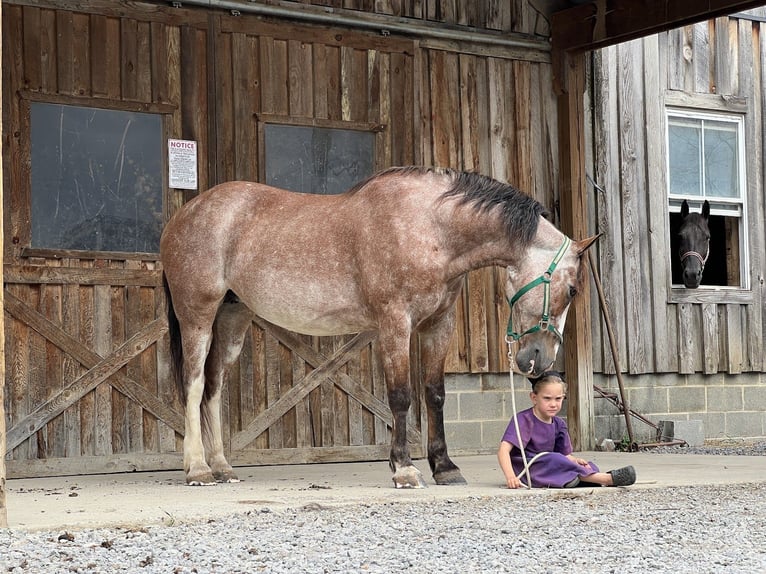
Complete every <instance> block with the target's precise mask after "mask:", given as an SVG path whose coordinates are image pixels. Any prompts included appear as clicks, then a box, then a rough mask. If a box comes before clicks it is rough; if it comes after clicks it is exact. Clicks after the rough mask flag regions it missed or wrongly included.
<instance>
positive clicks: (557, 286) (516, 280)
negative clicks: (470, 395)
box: [506, 235, 599, 378]
mask: <svg viewBox="0 0 766 574" xmlns="http://www.w3.org/2000/svg"><path fill="white" fill-rule="evenodd" d="M598 237H599V236H598V235H595V236H593V237H589V238H587V239H583V240H582V241H572V240H570V239H569V238H568V237H563V241H562V242H561V243H560V244H559V245H557V246H556V247H555V248H554V249H552V250H551V249H550V248H545V249H544V248H539V247H532V248H530V249H529V252H528V256H527V257H526V258H523V261H520V263H519V264H517V265H511V266H508V268H507V280H506V297H507V299H508V303H509V305H510V307H511V316H510V318H509V320H508V330H507V333H506V340H507V341H508V343H509V344H510V345H511V347H512V353H513V358H512V361H511V367H512V368H513V369H514V370H515V371H516V372H518V373H519V374H522V375H525V376H528V377H532V378H536V377H539V376H540V375H541V374H542V373H543V372H544V371H546V370H547V369H549V368H550V367H551V365H553V362H554V361H555V359H556V354H557V353H558V350H559V345H560V344H561V342H562V339H563V337H562V334H563V331H564V322H565V321H566V317H567V311H568V310H569V304H570V303H571V302H572V299H573V298H574V296H575V295H576V294H577V292H578V290H579V289H580V285H581V284H582V281H583V275H584V273H583V269H584V268H583V265H582V256H583V254H584V253H585V250H586V249H588V247H590V246H591V245H592V244H593V242H594V241H596V239H598Z"/></svg>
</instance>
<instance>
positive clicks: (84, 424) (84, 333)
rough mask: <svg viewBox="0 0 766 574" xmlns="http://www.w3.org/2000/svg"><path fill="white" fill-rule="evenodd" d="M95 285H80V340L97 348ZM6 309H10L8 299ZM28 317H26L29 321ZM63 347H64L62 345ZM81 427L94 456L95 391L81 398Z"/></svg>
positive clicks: (87, 452)
mask: <svg viewBox="0 0 766 574" xmlns="http://www.w3.org/2000/svg"><path fill="white" fill-rule="evenodd" d="M80 265H81V266H82V267H83V268H84V269H92V268H93V261H90V260H88V261H81V262H80ZM94 292H95V287H94V286H88V285H83V286H81V287H80V293H79V296H80V304H79V311H80V317H79V321H80V338H79V340H80V342H81V343H82V344H83V345H85V347H86V348H88V349H91V350H92V349H94V348H95V329H94V325H93V317H94V308H93V298H94ZM6 309H8V306H7V301H6ZM27 320H28V319H25V321H27ZM35 329H36V330H38V331H40V332H42V330H41V329H40V327H39V326H36V327H35ZM62 348H63V347H62ZM79 404H80V429H81V432H82V439H81V442H82V451H81V454H82V455H84V456H94V455H95V454H96V446H95V428H96V422H95V418H96V395H95V393H92V392H91V393H88V394H86V395H85V396H83V397H82V399H81V400H80V403H79Z"/></svg>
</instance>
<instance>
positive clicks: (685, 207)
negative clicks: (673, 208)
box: [681, 199, 704, 219]
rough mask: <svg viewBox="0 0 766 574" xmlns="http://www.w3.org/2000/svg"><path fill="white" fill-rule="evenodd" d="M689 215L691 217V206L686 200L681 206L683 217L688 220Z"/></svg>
mask: <svg viewBox="0 0 766 574" xmlns="http://www.w3.org/2000/svg"><path fill="white" fill-rule="evenodd" d="M703 209H704V208H703ZM687 215H689V204H688V203H686V200H685V199H684V202H683V203H682V204H681V217H682V218H683V219H686V216H687Z"/></svg>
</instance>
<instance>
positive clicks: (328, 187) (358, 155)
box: [264, 123, 375, 194]
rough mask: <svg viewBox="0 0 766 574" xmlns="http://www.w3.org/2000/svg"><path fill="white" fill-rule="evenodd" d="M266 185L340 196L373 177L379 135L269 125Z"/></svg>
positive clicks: (355, 131)
mask: <svg viewBox="0 0 766 574" xmlns="http://www.w3.org/2000/svg"><path fill="white" fill-rule="evenodd" d="M264 143H265V159H266V183H267V184H269V185H273V186H275V187H281V188H283V189H289V190H291V191H299V192H303V193H318V194H336V193H343V192H344V191H346V190H348V189H350V188H351V187H353V186H354V185H355V184H357V183H358V182H359V181H360V180H363V179H365V178H367V177H369V176H370V175H372V173H373V169H374V162H375V154H374V149H375V134H374V133H373V132H366V131H360V130H348V129H336V128H319V127H309V126H293V125H283V124H271V123H268V124H265V126H264Z"/></svg>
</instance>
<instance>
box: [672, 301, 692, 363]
mask: <svg viewBox="0 0 766 574" xmlns="http://www.w3.org/2000/svg"><path fill="white" fill-rule="evenodd" d="M677 312H678V372H679V373H680V374H683V375H690V374H693V373H694V363H695V361H694V358H695V354H696V349H695V346H696V345H695V344H696V338H697V337H696V334H697V331H695V330H694V306H693V305H690V304H687V303H682V304H680V305H677Z"/></svg>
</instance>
